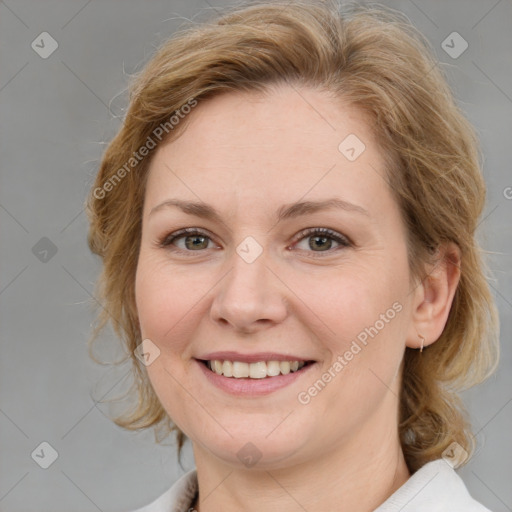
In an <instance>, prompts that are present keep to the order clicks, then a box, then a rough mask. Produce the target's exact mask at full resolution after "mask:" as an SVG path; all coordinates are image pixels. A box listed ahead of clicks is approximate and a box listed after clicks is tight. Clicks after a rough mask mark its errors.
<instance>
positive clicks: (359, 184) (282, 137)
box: [146, 86, 389, 207]
mask: <svg viewBox="0 0 512 512" xmlns="http://www.w3.org/2000/svg"><path fill="white" fill-rule="evenodd" d="M186 122H187V126H186V129H185V130H184V131H183V132H182V134H181V135H180V136H179V137H178V138H176V139H175V140H172V141H170V142H168V143H166V144H163V145H161V146H160V147H159V148H158V150H157V152H156V154H155V156H154V158H153V160H152V162H151V166H150V174H149V178H148V184H147V185H148V186H147V191H146V194H147V204H148V207H151V206H152V205H154V204H155V203H156V202H158V201H160V200H165V198H166V195H168V194H169V193H170V192H172V193H173V196H176V195H181V196H183V197H185V198H187V199H191V200H197V199H198V198H199V199H201V200H204V201H206V200H208V202H215V199H216V198H217V201H219V199H218V198H219V197H224V198H226V196H228V195H231V197H230V199H235V198H236V200H238V201H240V202H242V203H245V204H253V203H260V204H268V205H270V204H271V203H274V202H275V203H280V204H281V203H283V202H292V201H297V200H298V199H299V198H301V197H303V196H307V197H305V199H318V198H320V199H321V198H324V197H325V194H326V193H329V195H330V196H332V195H333V193H339V195H340V196H343V195H350V196H351V199H352V200H353V201H360V202H363V203H370V204H371V202H372V199H371V197H372V196H373V197H378V196H382V195H385V194H389V191H386V190H385V189H386V188H387V186H386V181H385V179H384V159H383V155H382V154H381V152H380V150H379V149H378V147H377V144H376V142H375V140H374V137H373V134H372V131H371V124H370V121H369V119H368V117H367V116H366V115H365V114H364V113H363V112H362V111H360V110H359V109H357V108H356V107H354V106H350V105H348V104H346V103H344V102H342V101H341V100H338V99H334V98H333V96H332V95H330V94H327V93H326V92H323V91H319V90H314V89H307V88H298V87H291V86H281V87H276V88H274V89H272V90H271V91H269V92H267V93H265V94H260V93H245V92H244V93H242V92H229V93H224V94H222V95H219V96H215V97H213V98H211V99H208V100H206V101H204V102H199V104H198V106H196V107H195V108H194V109H193V110H192V112H191V113H190V114H188V118H187V120H186ZM220 206H222V205H220Z"/></svg>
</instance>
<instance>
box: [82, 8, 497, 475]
mask: <svg viewBox="0 0 512 512" xmlns="http://www.w3.org/2000/svg"><path fill="white" fill-rule="evenodd" d="M282 83H284V84H291V85H298V86H307V87H313V88H316V89H320V90H324V91H328V92H329V93H331V94H332V95H333V97H334V98H340V99H343V100H344V101H347V100H348V102H349V103H350V104H352V105H354V106H356V107H358V108H359V109H361V111H363V112H365V113H367V114H368V115H369V116H370V118H371V119H372V120H373V124H372V128H373V130H374V133H375V137H376V139H377V141H378V144H379V145H380V149H381V150H382V154H383V155H384V156H385V158H386V161H387V168H386V171H387V179H388V181H389V185H390V187H391V189H392V191H393V193H394V194H395V196H396V200H397V202H398V204H399V206H400V208H401V212H402V217H403V220H404V223H405V225H406V226H407V231H408V240H407V243H408V251H409V264H410V270H411V275H412V276H413V278H414V280H415V281H416V282H420V281H421V280H422V279H424V278H425V268H426V265H427V264H428V263H430V262H432V260H433V258H434V256H433V255H434V253H435V248H436V247H438V246H439V245H440V244H442V243H443V242H447V241H452V242H454V243H455V244H457V246H458V247H459V248H460V251H461V278H460V282H459V285H458V288H457V291H456V293H455V297H454V301H453V304H452V307H451V310H450V314H449V317H448V321H447V324H446V327H445V329H444V332H443V333H442V335H441V337H440V338H439V340H438V341H437V342H436V343H434V344H433V345H431V346H429V347H427V348H426V349H425V350H424V351H423V352H422V353H421V354H420V353H419V351H417V350H411V349H409V348H407V349H406V352H405V356H404V366H403V378H402V389H401V396H400V421H399V434H400V439H401V444H402V448H403V452H404V454H405V459H406V462H407V465H408V467H409V470H410V471H411V472H414V471H416V470H417V469H418V468H420V467H421V466H422V465H424V464H425V463H426V462H428V461H431V460H434V459H437V458H439V457H441V455H442V452H443V451H444V450H445V449H446V448H447V447H448V446H449V445H450V444H451V443H452V442H453V441H456V442H457V443H459V444H460V445H461V446H463V447H464V448H465V449H466V451H468V452H469V453H472V452H473V450H474V447H475V443H474V437H473V435H472V433H471V428H470V423H469V420H468V415H467V412H466V411H465V409H464V407H463V404H462V402H461V400H460V398H459V395H458V393H459V391H461V390H463V389H467V388H468V387H470V386H472V385H474V384H476V383H478V382H481V381H482V380H484V379H485V378H487V377H488V376H489V375H490V374H491V373H492V372H493V371H494V369H495V368H496V365H497V360H498V318H497V312H496V307H495V304H494V301H493V298H492V295H491V293H490V290H489V286H488V284H487V280H486V276H485V273H486V271H485V267H484V263H483V259H482V254H481V252H482V251H481V249H480V247H479V245H478V243H477V241H476V239H475V231H476V228H477V226H478V222H479V217H480V215H481V213H482V209H483V207H484V202H485V184H484V181H483V178H482V174H481V164H480V159H481V154H480V148H479V143H478V139H477V136H476V133H475V131H474V129H473V127H472V126H471V124H470V123H469V122H468V120H467V119H466V117H465V116H464V114H463V113H462V111H461V110H460V108H459V107H458V106H457V105H456V102H455V100H454V98H453V95H452V92H451V90H450V88H449V85H448V82H447V79H446V77H445V75H444V72H443V70H442V69H441V67H440V65H439V63H438V62H437V61H436V59H435V58H434V52H433V50H432V48H431V46H430V44H429V43H428V41H427V40H426V39H425V38H424V36H422V35H421V34H420V33H419V32H418V31H417V30H416V29H415V28H414V27H413V25H412V24H411V23H410V22H409V20H408V19H407V18H406V17H405V16H404V15H403V14H401V13H399V12H397V11H394V10H392V9H390V8H387V7H385V6H382V5H379V4H370V5H368V4H367V5H364V6H363V5H357V4H356V5H354V4H352V5H348V6H343V7H340V6H339V5H338V4H337V3H336V2H335V1H334V0H332V1H330V0H329V1H325V2H323V1H322V2H319V1H316V2H313V1H310V2H298V1H292V2H279V1H278V2H253V3H250V4H246V5H242V6H238V7H235V8H231V10H229V11H228V12H225V13H224V14H223V15H221V16H218V17H216V18H215V19H212V20H209V21H207V22H203V23H201V24H198V25H193V26H187V27H185V28H183V29H181V30H180V31H178V32H177V33H176V34H174V35H173V36H172V37H171V38H170V39H168V40H167V41H165V42H164V43H163V44H162V45H161V46H160V48H159V49H158V50H157V51H156V52H155V54H154V55H153V57H152V58H151V59H150V61H149V62H148V63H147V64H146V65H145V67H144V68H143V69H142V70H141V71H140V72H139V73H137V74H136V75H134V77H133V81H132V82H131V85H130V88H129V90H130V101H129V106H128V109H127V112H126V115H125V119H124V123H123V125H122V127H121V129H120V130H119V132H118V133H117V135H116V136H115V137H114V138H113V140H112V141H111V142H110V144H109V145H108V147H107V149H106V151H105V153H104V155H103V157H102V160H101V164H100V167H99V172H98V173H97V176H96V178H95V182H94V184H93V186H92V188H91V192H90V195H89V197H88V199H87V203H86V209H87V214H88V217H89V222H90V226H89V233H88V243H89V247H90V249H91V251H92V252H93V253H95V254H97V255H99V256H100V257H101V259H102V262H103V267H102V274H101V276H100V278H99V280H98V283H97V291H96V296H97V298H98V300H99V301H100V302H101V303H102V306H103V307H102V308H101V309H100V310H99V314H98V316H97V320H96V324H95V326H94V331H93V334H92V337H91V339H90V341H89V349H90V353H91V357H93V359H95V357H94V355H93V353H92V345H93V342H94V341H95V340H96V339H97V338H98V335H99V332H100V331H101V330H102V329H103V328H104V327H105V326H106V325H107V324H109V322H110V323H111V324H112V326H113V327H114V329H115V332H116V334H117V336H118V337H119V338H121V339H122V340H123V345H124V347H125V348H126V349H127V355H126V357H125V358H124V359H123V361H121V362H126V361H128V360H129V359H131V365H132V368H133V376H134V382H133V384H132V386H131V388H130V389H129V390H128V391H127V394H126V395H125V396H131V397H133V399H134V400H133V402H134V403H132V404H131V405H130V407H129V408H128V410H126V411H124V412H123V414H121V415H118V416H116V417H115V418H113V421H114V422H115V423H116V424H117V425H118V426H121V427H123V428H126V429H130V430H139V429H144V428H147V427H151V426H152V427H154V432H155V439H156V440H157V442H160V441H161V440H162V439H163V438H164V437H167V435H168V434H169V433H171V432H175V433H176V435H177V445H178V452H179V453H180V452H181V448H182V445H183V443H184V441H185V439H186V437H185V435H184V434H183V433H182V432H181V431H180V430H179V429H178V428H177V427H176V426H175V425H174V424H173V423H172V420H171V418H169V417H168V415H167V413H166V412H165V410H164V409H163V407H162V405H161V404H160V402H159V400H158V398H157V397H156V394H155V393H154V391H153V388H152V386H151V383H150V381H149V379H148V376H147V373H146V370H145V367H144V365H143V364H142V363H141V361H140V360H139V359H138V358H137V357H136V356H135V355H134V350H135V349H136V347H137V345H139V344H140V343H141V333H140V326H139V321H138V316H137V310H136V306H135V293H134V289H135V272H136V267H137V259H138V253H139V246H140V238H141V224H142V207H143V201H144V193H145V180H146V177H147V174H148V168H149V164H150V162H151V158H152V155H153V154H154V152H155V149H154V148H152V149H150V150H148V151H145V152H144V153H147V154H146V155H145V156H144V158H141V159H140V161H137V163H136V165H133V161H131V160H130V159H131V158H132V159H133V155H134V154H135V153H136V152H137V151H139V150H140V148H141V147H142V146H144V145H146V146H147V141H148V140H149V139H148V137H151V136H152V134H154V133H155V130H158V129H159V128H158V127H159V126H160V127H161V126H162V125H165V123H167V125H166V126H167V129H166V135H165V137H164V138H162V141H165V142H168V141H170V140H173V138H174V137H176V136H177V135H178V134H179V133H181V131H182V130H183V129H184V128H185V127H186V124H187V122H186V121H187V120H186V117H185V118H184V119H183V120H181V121H180V122H179V123H178V124H176V125H175V126H172V127H171V126H170V125H169V119H170V117H171V116H172V115H173V114H176V113H178V112H181V110H180V109H181V108H182V107H183V105H186V104H187V103H189V104H190V102H191V101H192V100H194V101H197V102H198V103H199V105H200V103H201V101H204V100H206V99H208V98H211V97H212V96H214V95H217V94H220V93H223V92H228V91H247V92H254V91H260V92H265V91H267V90H268V89H269V88H270V86H271V85H275V84H282ZM161 143H162V142H159V144H161ZM159 144H157V147H158V145H159ZM130 161H131V165H132V167H133V169H132V168H130V169H129V170H127V167H126V164H127V162H130ZM123 166H124V169H125V172H121V169H123ZM108 184H110V185H108ZM107 185H108V186H107ZM95 360H96V359H95ZM97 362H99V361H97Z"/></svg>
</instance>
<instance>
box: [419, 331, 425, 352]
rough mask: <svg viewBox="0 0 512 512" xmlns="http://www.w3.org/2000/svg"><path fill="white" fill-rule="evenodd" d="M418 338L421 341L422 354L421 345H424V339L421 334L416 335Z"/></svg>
mask: <svg viewBox="0 0 512 512" xmlns="http://www.w3.org/2000/svg"><path fill="white" fill-rule="evenodd" d="M418 336H419V338H420V339H421V346H420V352H423V344H424V343H425V338H424V337H423V336H422V335H421V334H418Z"/></svg>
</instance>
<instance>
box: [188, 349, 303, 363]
mask: <svg viewBox="0 0 512 512" xmlns="http://www.w3.org/2000/svg"><path fill="white" fill-rule="evenodd" d="M196 359H199V360H202V361H215V360H217V361H240V362H243V363H257V362H259V361H299V362H301V361H304V362H307V361H312V359H310V358H304V357H300V356H295V355H289V354H277V353H275V352H257V353H254V354H240V353H239V352H233V351H225V352H211V353H209V354H205V355H202V356H200V357H196Z"/></svg>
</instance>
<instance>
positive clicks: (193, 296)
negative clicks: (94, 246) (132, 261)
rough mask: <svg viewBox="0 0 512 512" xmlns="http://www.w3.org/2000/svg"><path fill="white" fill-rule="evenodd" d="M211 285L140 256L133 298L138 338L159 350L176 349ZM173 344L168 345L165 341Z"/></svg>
mask: <svg viewBox="0 0 512 512" xmlns="http://www.w3.org/2000/svg"><path fill="white" fill-rule="evenodd" d="M210 287H211V285H208V283H206V282H205V280H204V279H202V278H200V276H198V275H196V274H194V273H193V272H191V271H190V269H182V270H180V269H176V267H174V268H173V269H170V268H166V267H165V265H163V264H162V263H161V262H159V261H154V259H153V258H151V257H150V256H146V255H145V254H144V253H141V257H140V258H139V264H138V267H137V275H136V285H135V296H136V304H137V312H138V315H139V321H140V327H141V332H142V336H143V337H144V338H150V339H151V340H152V341H154V343H156V344H157V345H158V346H159V347H160V349H161V350H162V349H164V348H165V349H166V350H169V349H171V348H173V347H175V348H178V346H179V345H180V340H184V339H186V336H185V332H186V331H187V326H188V325H189V324H190V322H191V321H192V320H193V318H194V315H195V314H197V312H196V311H197V308H198V307H200V302H201V297H204V295H205V293H206V292H207V291H208V289H209V288H210ZM171 339H172V340H173V341H175V342H176V343H174V342H173V343H169V340H171Z"/></svg>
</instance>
